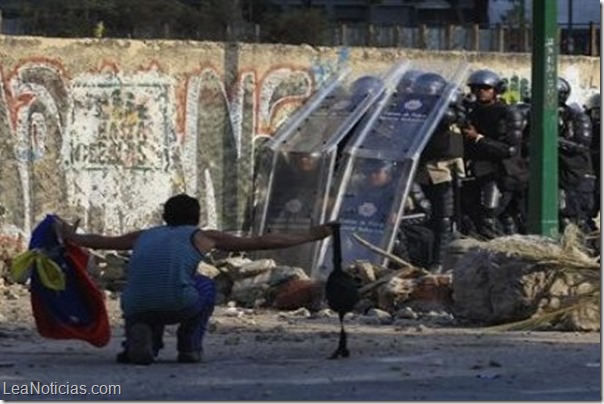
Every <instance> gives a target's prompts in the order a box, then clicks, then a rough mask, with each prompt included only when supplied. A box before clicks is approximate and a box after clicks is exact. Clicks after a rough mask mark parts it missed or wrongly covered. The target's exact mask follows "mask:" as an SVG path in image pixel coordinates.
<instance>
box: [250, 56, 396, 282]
mask: <svg viewBox="0 0 604 404" xmlns="http://www.w3.org/2000/svg"><path fill="white" fill-rule="evenodd" d="M401 68H402V67H401ZM355 82H356V81H355ZM355 82H353V84H354V83H355ZM375 83H377V85H372V86H364V87H362V88H361V87H358V88H356V87H355V88H349V86H347V85H345V84H344V83H343V82H341V83H340V85H339V86H333V87H332V89H331V90H330V91H329V92H328V93H326V94H325V95H324V97H323V98H322V100H321V101H320V102H318V103H316V104H315V105H314V106H312V108H311V109H310V110H309V111H308V113H307V114H306V115H305V117H304V118H303V119H299V120H298V125H297V126H293V125H289V126H288V128H287V133H286V134H285V135H283V134H280V135H279V136H277V137H275V138H274V140H272V141H270V142H268V143H267V146H268V148H270V149H271V150H272V155H273V160H272V165H271V167H270V174H269V175H268V176H267V180H265V183H264V187H265V189H266V192H265V198H264V200H263V201H261V202H260V203H259V204H258V205H259V206H260V205H261V206H262V208H261V209H260V212H259V213H260V214H259V215H257V217H255V220H254V226H253V231H254V233H255V234H265V233H287V232H300V231H305V230H307V229H308V228H309V227H310V226H312V225H316V224H319V223H323V222H325V219H326V218H327V216H328V209H329V208H330V204H329V200H328V198H327V193H328V191H329V189H330V188H331V181H332V178H333V172H334V166H335V162H336V157H337V145H338V143H339V139H342V138H343V137H344V136H345V135H346V134H347V133H348V132H350V131H351V129H352V128H353V127H354V126H355V125H356V124H357V123H358V122H359V121H360V120H361V118H362V117H363V115H364V114H365V112H366V111H367V110H368V109H369V108H370V107H371V106H372V105H373V104H375V102H376V100H378V99H379V97H380V96H381V95H382V94H383V93H384V91H385V87H384V85H383V83H382V81H381V80H377V81H375ZM318 247H319V245H318V243H310V244H305V245H301V246H296V247H291V248H287V249H281V250H270V251H262V252H257V253H255V254H253V255H254V257H256V258H258V257H270V258H273V259H275V261H276V262H277V263H279V264H283V265H290V266H298V267H301V268H303V269H305V270H306V271H307V272H308V273H309V274H310V272H311V270H312V265H313V263H314V262H316V256H317V253H318Z"/></svg>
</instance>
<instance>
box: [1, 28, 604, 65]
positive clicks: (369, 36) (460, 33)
mask: <svg viewBox="0 0 604 404" xmlns="http://www.w3.org/2000/svg"><path fill="white" fill-rule="evenodd" d="M558 31H559V43H560V49H559V52H560V54H567V55H588V56H600V41H599V38H600V25H599V24H596V23H591V24H588V25H584V24H582V25H579V24H575V25H572V26H565V27H562V26H561V27H560V28H559V30H558ZM0 32H2V33H3V34H5V35H28V33H27V32H24V31H23V29H22V27H20V24H19V23H18V21H11V20H7V19H5V20H2V23H1V27H0ZM173 32H175V30H172V29H170V27H169V26H165V27H163V28H162V29H161V31H159V32H153V31H152V30H150V29H145V30H138V31H137V32H135V33H134V36H133V37H132V39H192V40H209V41H232V42H234V41H237V42H249V43H270V42H275V41H274V39H269V37H268V30H265V29H263V27H262V26H260V25H258V24H251V23H239V24H237V25H232V26H227V27H226V29H225V30H224V31H223V32H220V30H211V31H207V32H198V33H197V35H196V37H195V38H182V37H179V36H177V35H174V34H171V33H173ZM531 42H532V32H531V27H530V26H528V25H526V26H505V25H496V26H490V27H484V26H480V25H478V24H470V25H463V26H462V25H443V26H428V25H419V26H417V27H404V26H400V25H387V26H375V25H371V24H348V25H346V24H341V25H334V26H332V27H330V28H328V29H327V30H325V31H324V32H322V33H319V34H316V35H314V36H313V40H312V42H311V43H309V42H306V43H308V44H309V45H313V46H368V47H405V48H412V49H413V48H414V49H426V50H466V51H476V52H531V49H532V43H531Z"/></svg>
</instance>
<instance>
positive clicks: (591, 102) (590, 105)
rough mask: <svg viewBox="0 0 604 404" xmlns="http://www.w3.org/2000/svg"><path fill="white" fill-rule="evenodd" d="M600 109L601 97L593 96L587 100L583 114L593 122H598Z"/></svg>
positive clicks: (598, 95) (599, 95)
mask: <svg viewBox="0 0 604 404" xmlns="http://www.w3.org/2000/svg"><path fill="white" fill-rule="evenodd" d="M601 107H602V96H601V94H600V93H598V94H593V95H592V96H590V97H589V98H588V99H587V102H586V103H585V112H587V115H589V117H590V118H591V120H592V121H593V122H596V121H597V122H599V121H600V114H601V111H600V108H601Z"/></svg>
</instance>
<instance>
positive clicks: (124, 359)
mask: <svg viewBox="0 0 604 404" xmlns="http://www.w3.org/2000/svg"><path fill="white" fill-rule="evenodd" d="M115 361H116V362H117V363H130V359H128V351H126V350H123V351H122V352H120V353H118V354H117V355H116V356H115Z"/></svg>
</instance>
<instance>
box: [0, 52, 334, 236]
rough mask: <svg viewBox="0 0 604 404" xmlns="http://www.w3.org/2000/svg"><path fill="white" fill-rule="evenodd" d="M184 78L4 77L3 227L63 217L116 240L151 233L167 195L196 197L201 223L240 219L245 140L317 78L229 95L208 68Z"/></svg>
mask: <svg viewBox="0 0 604 404" xmlns="http://www.w3.org/2000/svg"><path fill="white" fill-rule="evenodd" d="M183 77H184V78H180V77H179V78H175V77H172V76H170V75H167V74H165V73H163V72H162V71H161V69H160V68H158V67H157V65H156V64H153V66H152V67H151V68H148V69H142V70H140V71H136V72H130V73H125V72H122V71H120V69H119V67H118V66H116V65H115V64H113V63H102V65H101V67H100V68H99V69H98V71H94V72H87V73H82V74H75V75H73V77H71V75H70V74H68V73H67V72H66V71H65V69H64V68H63V67H62V65H61V63H60V61H56V60H48V59H41V58H35V59H31V60H28V61H24V62H23V63H21V64H19V65H18V66H16V67H15V69H14V70H13V71H10V72H8V73H5V75H4V77H2V81H1V82H2V83H3V87H2V89H0V90H2V91H1V93H2V94H1V96H2V97H1V98H0V100H1V101H2V103H1V104H0V125H2V132H1V134H0V141H1V144H2V145H3V146H6V147H3V149H2V153H3V154H2V161H0V174H2V175H3V182H4V184H3V186H1V187H0V206H2V208H3V209H5V210H6V211H7V212H11V213H12V214H11V215H6V218H5V221H6V222H7V223H11V224H13V225H16V226H17V227H19V228H20V229H22V230H23V232H24V233H26V234H28V233H29V231H31V228H32V226H33V225H34V224H35V223H36V222H37V221H39V220H40V219H41V218H43V216H44V215H45V214H47V213H59V214H63V213H66V214H68V215H71V216H78V217H80V218H81V219H82V227H84V228H86V229H88V230H91V231H104V232H108V233H118V232H123V231H128V230H132V229H134V228H138V227H142V226H148V225H150V224H154V223H159V222H160V213H159V212H160V211H161V206H162V203H163V202H164V201H165V199H166V198H168V197H169V196H170V195H172V194H174V193H175V192H187V193H190V194H192V195H195V196H197V197H198V198H199V199H200V202H201V205H202V210H203V214H204V216H203V218H204V221H205V224H207V225H211V226H217V227H221V226H224V225H225V223H226V222H225V217H229V218H233V217H234V218H236V219H237V221H241V220H243V215H244V210H245V206H246V203H247V202H248V200H247V199H248V198H247V197H248V195H249V193H250V192H249V187H250V184H251V181H250V178H251V175H252V173H251V171H252V165H253V154H254V139H255V138H257V137H259V136H260V137H266V136H270V135H272V134H273V133H274V132H275V131H276V130H277V128H278V127H279V126H280V125H281V124H282V123H283V122H284V121H285V120H286V119H287V117H288V116H289V115H290V114H291V113H292V112H293V111H295V110H296V109H297V108H298V107H299V106H300V105H301V104H302V103H303V102H304V100H305V99H306V98H307V97H308V96H310V95H311V94H312V92H313V90H314V88H315V87H316V86H317V85H320V82H321V81H322V80H324V79H325V78H318V79H317V78H315V77H314V76H313V73H312V69H306V68H302V67H299V66H287V65H278V66H274V67H273V68H271V69H269V70H267V71H266V72H263V73H258V72H256V71H254V70H253V69H248V70H242V71H241V72H240V73H239V74H238V75H237V79H236V80H235V82H234V83H229V84H228V85H226V84H225V83H224V79H223V74H222V72H220V70H219V69H217V68H215V67H213V66H207V67H204V68H202V69H199V70H197V71H193V72H188V73H186V74H185V75H184V76H183ZM15 168H16V170H15ZM9 184H10V185H9ZM233 209H235V212H233ZM237 224H238V223H237V222H234V223H228V224H227V226H237Z"/></svg>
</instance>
